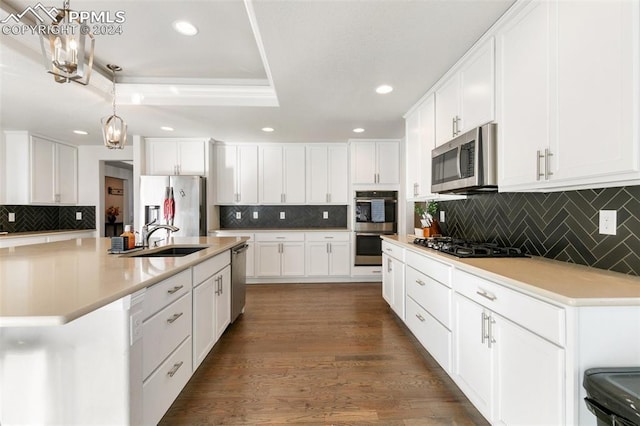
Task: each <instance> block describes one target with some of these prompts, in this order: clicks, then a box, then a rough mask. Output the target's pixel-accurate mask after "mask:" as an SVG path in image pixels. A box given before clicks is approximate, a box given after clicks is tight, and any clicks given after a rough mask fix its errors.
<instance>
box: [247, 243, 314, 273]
mask: <svg viewBox="0 0 640 426" xmlns="http://www.w3.org/2000/svg"><path fill="white" fill-rule="evenodd" d="M304 253H305V250H304V232H282V233H273V232H264V233H257V234H256V243H255V268H256V269H255V273H256V276H258V277H280V276H304V273H305V271H304V257H305V254H304Z"/></svg>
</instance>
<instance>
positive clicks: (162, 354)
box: [133, 269, 192, 424]
mask: <svg viewBox="0 0 640 426" xmlns="http://www.w3.org/2000/svg"><path fill="white" fill-rule="evenodd" d="M191 303H192V301H191V270H190V269H189V270H186V271H183V272H180V273H178V274H176V275H174V276H172V277H171V278H168V279H166V280H164V281H161V282H160V283H158V284H156V285H154V286H152V287H149V288H148V289H147V291H146V293H145V297H144V302H143V312H142V316H143V322H142V341H143V343H142V372H143V373H142V377H143V384H142V395H143V396H142V412H143V423H144V424H157V423H158V421H160V419H161V418H162V416H163V415H164V413H165V412H166V411H167V409H168V408H169V406H171V404H172V403H173V401H174V400H175V398H176V397H177V396H178V394H179V393H180V391H181V390H182V388H183V387H184V385H185V384H186V383H187V381H188V380H189V378H190V377H191V373H192V347H191V328H192V306H191ZM133 326H134V327H135V326H136V325H135V319H134V325H133Z"/></svg>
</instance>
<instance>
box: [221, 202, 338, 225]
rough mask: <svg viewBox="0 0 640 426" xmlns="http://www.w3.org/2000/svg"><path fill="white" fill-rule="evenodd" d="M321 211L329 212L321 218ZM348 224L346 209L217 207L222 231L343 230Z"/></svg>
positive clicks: (318, 207) (336, 207)
mask: <svg viewBox="0 0 640 426" xmlns="http://www.w3.org/2000/svg"><path fill="white" fill-rule="evenodd" d="M253 212H258V219H253ZM280 212H284V214H285V218H284V219H280ZM323 212H327V213H328V216H329V217H328V218H327V219H323V218H322V213H323ZM236 213H240V219H236ZM347 221H348V218H347V206H338V205H325V206H306V205H301V206H293V205H291V206H220V228H221V229H258V228H264V229H278V228H281V229H284V228H288V229H298V228H346V227H347Z"/></svg>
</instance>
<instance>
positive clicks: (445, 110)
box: [436, 74, 460, 146]
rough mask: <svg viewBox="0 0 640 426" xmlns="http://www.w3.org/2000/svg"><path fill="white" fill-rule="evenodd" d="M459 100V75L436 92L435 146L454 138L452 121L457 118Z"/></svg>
mask: <svg viewBox="0 0 640 426" xmlns="http://www.w3.org/2000/svg"><path fill="white" fill-rule="evenodd" d="M459 98H460V80H459V75H458V74H455V75H454V76H453V77H451V78H450V79H449V80H447V81H446V82H445V83H444V84H443V85H442V86H440V88H439V89H438V90H436V146H440V145H442V144H443V143H445V142H447V141H449V140H451V139H452V138H453V137H454V136H456V135H455V134H454V130H455V125H454V120H455V119H456V118H459V117H460V115H459V112H458V109H459V108H458V104H459V103H460V101H459Z"/></svg>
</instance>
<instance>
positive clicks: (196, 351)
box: [193, 277, 216, 370]
mask: <svg viewBox="0 0 640 426" xmlns="http://www.w3.org/2000/svg"><path fill="white" fill-rule="evenodd" d="M215 284H216V281H215V277H209V278H208V279H207V280H205V281H204V282H203V283H202V284H200V285H198V286H197V287H195V288H194V289H193V369H194V370H195V369H196V368H198V366H199V365H200V363H201V362H202V360H203V359H204V358H205V357H206V356H207V354H208V353H209V351H210V350H211V348H213V345H214V343H215V341H216V332H215V322H216V310H215V296H214V293H215Z"/></svg>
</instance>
